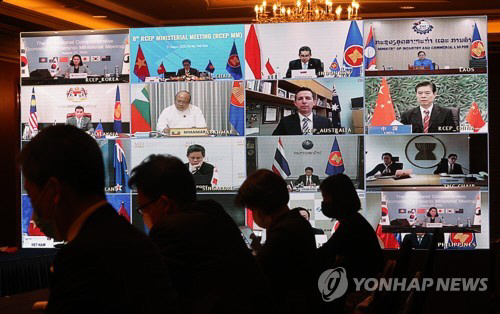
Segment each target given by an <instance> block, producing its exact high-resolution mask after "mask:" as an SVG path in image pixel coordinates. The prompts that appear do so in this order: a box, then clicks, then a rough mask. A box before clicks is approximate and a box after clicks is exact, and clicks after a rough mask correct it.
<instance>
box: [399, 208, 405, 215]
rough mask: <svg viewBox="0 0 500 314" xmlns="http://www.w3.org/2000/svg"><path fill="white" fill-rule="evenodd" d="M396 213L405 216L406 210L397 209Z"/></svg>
mask: <svg viewBox="0 0 500 314" xmlns="http://www.w3.org/2000/svg"><path fill="white" fill-rule="evenodd" d="M398 213H400V214H406V208H400V209H398Z"/></svg>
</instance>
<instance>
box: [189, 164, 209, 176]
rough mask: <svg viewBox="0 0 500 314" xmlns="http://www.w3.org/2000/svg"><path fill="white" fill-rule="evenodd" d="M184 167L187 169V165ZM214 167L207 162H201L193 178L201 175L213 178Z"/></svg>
mask: <svg viewBox="0 0 500 314" xmlns="http://www.w3.org/2000/svg"><path fill="white" fill-rule="evenodd" d="M185 165H186V167H188V169H189V163H185ZM214 168H215V167H214V166H213V165H211V164H209V163H208V162H203V164H202V165H201V167H200V169H198V170H197V171H196V172H195V173H193V175H194V176H197V175H203V176H213V175H214Z"/></svg>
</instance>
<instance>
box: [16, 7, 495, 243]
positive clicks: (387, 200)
mask: <svg viewBox="0 0 500 314" xmlns="http://www.w3.org/2000/svg"><path fill="white" fill-rule="evenodd" d="M21 86H22V87H21V125H22V126H21V130H20V132H21V135H22V143H21V146H22V145H24V144H25V143H26V142H27V141H30V140H31V139H32V138H33V137H34V136H36V134H37V133H38V132H40V131H41V130H43V129H44V128H47V127H49V126H51V125H56V124H70V125H74V126H76V127H78V128H81V129H83V130H85V131H87V132H88V133H89V134H90V135H91V136H93V137H94V138H95V140H96V141H97V142H98V144H99V146H100V148H101V151H102V154H103V159H104V163H105V168H106V185H105V186H106V188H105V189H106V190H105V192H106V195H107V198H108V201H109V202H110V204H112V205H113V207H114V208H115V209H116V211H117V212H118V213H119V214H120V215H122V216H123V217H124V218H125V219H127V220H128V221H130V223H132V224H134V225H135V226H136V227H137V228H139V229H141V230H143V231H144V232H146V233H147V232H148V230H147V228H146V227H145V225H144V223H143V221H142V217H141V216H140V215H139V214H137V213H136V212H135V211H134V208H135V207H136V206H137V194H136V191H134V190H131V189H129V187H128V185H127V184H128V178H129V174H130V171H131V170H132V169H133V168H134V167H136V166H137V165H139V164H140V163H141V162H142V161H143V160H144V159H145V158H147V157H148V156H149V155H151V154H170V155H173V156H177V157H179V158H180V159H181V160H182V161H183V162H184V163H185V166H186V167H187V168H188V169H189V170H190V172H191V173H192V174H193V177H194V180H195V183H196V187H197V190H198V195H199V198H200V199H207V198H212V199H215V200H217V201H219V202H220V203H221V204H223V206H224V207H225V208H226V210H227V211H228V213H229V214H230V215H231V217H233V219H234V220H235V222H236V223H237V224H238V225H240V226H242V225H248V226H250V227H251V228H253V229H254V230H256V231H257V232H259V231H260V230H262V229H261V228H260V227H259V226H258V225H257V224H255V222H254V221H253V219H252V215H251V212H250V211H247V210H246V209H245V208H240V207H238V206H236V205H234V197H235V194H236V192H237V190H238V188H239V187H240V186H241V184H242V183H243V182H244V180H245V178H246V177H247V176H248V175H249V174H251V173H252V172H254V171H256V170H257V169H261V168H265V169H270V170H272V171H274V172H275V173H277V174H279V175H280V176H282V177H283V179H284V180H285V181H286V182H287V184H288V186H289V190H290V203H289V207H290V208H296V207H302V208H304V209H305V210H306V211H307V212H308V215H304V217H305V219H309V221H310V223H311V225H312V226H313V227H314V228H316V229H317V231H318V233H322V234H324V238H323V240H321V241H323V242H324V241H325V239H327V238H329V237H330V236H331V235H332V234H333V233H334V232H335V229H336V226H337V225H338V222H337V221H332V220H330V219H329V218H327V217H325V216H324V215H323V213H322V212H321V201H322V198H321V193H320V192H319V185H320V184H321V182H322V181H323V180H324V179H325V178H327V177H328V176H331V175H335V174H338V173H344V174H346V175H348V176H349V177H350V178H351V179H352V181H353V182H354V184H355V186H356V188H357V190H358V195H359V196H360V199H361V203H362V209H361V213H362V214H363V215H364V216H365V217H366V219H367V220H368V221H369V222H370V224H371V225H372V226H373V228H374V230H376V233H377V235H378V237H379V238H380V243H382V244H383V247H384V248H385V249H398V248H399V246H400V244H401V243H402V241H403V239H404V238H405V237H410V238H412V241H413V240H414V241H413V243H414V248H426V245H428V241H424V240H422V239H425V237H427V236H428V235H429V233H430V232H432V230H435V228H439V229H440V231H441V232H440V234H441V235H440V237H439V241H438V248H440V249H446V250H450V249H451V250H453V249H485V248H489V244H488V243H489V188H488V187H489V184H488V182H489V180H488V167H489V164H488V73H487V18H486V17H485V16H470V17H446V18H438V17H433V18H410V19H394V20H363V21H360V20H357V21H335V22H315V23H283V24H253V25H241V24H240V25H237V24H234V25H209V26H186V27H158V28H139V29H120V30H92V31H74V32H58V33H57V32H43V33H40V32H37V33H22V34H21ZM21 204H22V206H21V209H20V210H21V217H22V243H23V247H29V248H40V247H44V248H46V247H53V246H54V244H55V243H54V241H53V239H50V238H48V237H46V236H45V235H44V234H43V232H42V231H41V230H40V229H39V227H38V226H37V225H36V223H35V222H34V220H33V219H32V215H33V208H32V206H31V202H30V199H29V197H28V195H27V194H26V191H25V190H24V188H23V189H22V196H21ZM216 227H217V226H214V228H216ZM318 239H319V238H318ZM318 241H320V240H318ZM318 245H321V243H318Z"/></svg>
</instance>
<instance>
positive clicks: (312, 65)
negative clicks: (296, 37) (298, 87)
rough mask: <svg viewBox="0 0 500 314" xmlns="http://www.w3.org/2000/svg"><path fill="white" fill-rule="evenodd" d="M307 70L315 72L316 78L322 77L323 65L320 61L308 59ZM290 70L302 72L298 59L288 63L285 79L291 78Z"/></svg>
mask: <svg viewBox="0 0 500 314" xmlns="http://www.w3.org/2000/svg"><path fill="white" fill-rule="evenodd" d="M307 68H308V69H314V70H316V75H317V76H318V77H321V76H323V75H324V73H323V71H324V70H323V65H322V64H321V60H320V59H316V58H311V59H309V62H308V63H307ZM292 70H302V61H300V59H295V60H292V61H290V63H288V70H287V71H286V77H288V78H291V77H292Z"/></svg>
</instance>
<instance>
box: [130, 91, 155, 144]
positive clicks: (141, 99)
mask: <svg viewBox="0 0 500 314" xmlns="http://www.w3.org/2000/svg"><path fill="white" fill-rule="evenodd" d="M131 107H132V108H131V115H132V125H131V129H132V131H131V133H132V134H133V133H136V132H149V131H151V109H150V107H149V93H148V90H147V89H146V87H143V88H142V90H141V92H140V93H139V95H138V97H137V98H136V99H134V101H133V102H132V106H131Z"/></svg>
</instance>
